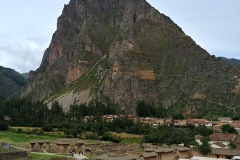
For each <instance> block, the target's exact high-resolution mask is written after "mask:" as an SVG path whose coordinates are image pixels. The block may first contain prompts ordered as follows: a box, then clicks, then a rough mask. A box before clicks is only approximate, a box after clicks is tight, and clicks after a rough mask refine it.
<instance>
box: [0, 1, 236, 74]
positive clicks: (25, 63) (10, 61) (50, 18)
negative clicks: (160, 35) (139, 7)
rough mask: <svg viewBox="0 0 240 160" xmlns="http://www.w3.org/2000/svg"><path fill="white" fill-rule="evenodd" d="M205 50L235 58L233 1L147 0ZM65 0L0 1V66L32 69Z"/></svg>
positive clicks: (40, 55)
mask: <svg viewBox="0 0 240 160" xmlns="http://www.w3.org/2000/svg"><path fill="white" fill-rule="evenodd" d="M147 1H148V2H149V3H150V4H151V5H152V6H154V7H155V8H156V9H157V10H159V11H160V12H161V13H164V14H165V15H167V16H169V17H170V18H171V19H172V20H173V21H174V22H175V23H177V24H178V26H180V27H181V28H182V29H183V31H184V32H185V33H186V34H187V35H189V36H191V37H192V38H193V39H194V40H195V41H196V43H197V44H199V45H200V46H201V47H202V48H204V49H206V50H207V51H208V52H209V53H210V54H213V55H216V56H225V57H228V58H236V59H240V1H239V0H147ZM68 2H69V0H14V1H9V0H0V65H2V66H4V67H9V68H13V69H15V70H17V71H18V72H20V73H23V72H28V71H30V70H36V69H37V68H38V67H39V65H40V63H41V59H42V56H43V53H44V51H45V49H46V48H47V47H48V45H49V43H50V41H51V38H52V34H53V33H54V31H55V30H56V25H57V18H58V17H59V16H60V15H61V13H62V9H63V6H64V4H68Z"/></svg>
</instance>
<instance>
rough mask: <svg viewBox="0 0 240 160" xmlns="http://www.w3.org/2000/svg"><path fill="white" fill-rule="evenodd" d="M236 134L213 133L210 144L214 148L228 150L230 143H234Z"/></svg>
mask: <svg viewBox="0 0 240 160" xmlns="http://www.w3.org/2000/svg"><path fill="white" fill-rule="evenodd" d="M235 138H236V134H234V133H213V134H212V135H211V136H210V141H209V143H210V144H211V147H212V148H228V144H229V142H230V141H234V139H235Z"/></svg>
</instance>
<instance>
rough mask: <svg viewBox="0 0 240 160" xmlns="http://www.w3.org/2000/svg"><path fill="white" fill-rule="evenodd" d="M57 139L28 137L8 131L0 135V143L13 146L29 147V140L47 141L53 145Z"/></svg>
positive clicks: (44, 136) (46, 136)
mask: <svg viewBox="0 0 240 160" xmlns="http://www.w3.org/2000/svg"><path fill="white" fill-rule="evenodd" d="M58 138H59V137H54V136H49V135H29V134H22V133H14V132H9V131H7V132H1V133H0V142H5V143H8V144H10V145H13V146H23V145H29V141H30V140H49V141H50V143H51V144H53V143H55V140H56V139H58Z"/></svg>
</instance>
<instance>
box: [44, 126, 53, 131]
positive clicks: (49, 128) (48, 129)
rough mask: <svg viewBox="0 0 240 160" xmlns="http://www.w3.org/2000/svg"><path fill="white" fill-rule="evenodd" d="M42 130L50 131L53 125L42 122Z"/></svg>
mask: <svg viewBox="0 0 240 160" xmlns="http://www.w3.org/2000/svg"><path fill="white" fill-rule="evenodd" d="M42 130H43V131H45V132H51V131H52V130H53V127H52V125H51V124H44V125H43V126H42Z"/></svg>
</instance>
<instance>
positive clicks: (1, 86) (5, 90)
mask: <svg viewBox="0 0 240 160" xmlns="http://www.w3.org/2000/svg"><path fill="white" fill-rule="evenodd" d="M26 81H27V80H26V79H25V78H24V77H23V76H22V75H21V74H20V73H18V72H16V71H15V70H13V69H10V68H5V67H3V66H0V99H5V98H7V97H8V96H11V95H13V94H14V93H15V92H16V91H19V90H20V89H21V88H22V87H23V86H25V85H26Z"/></svg>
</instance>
